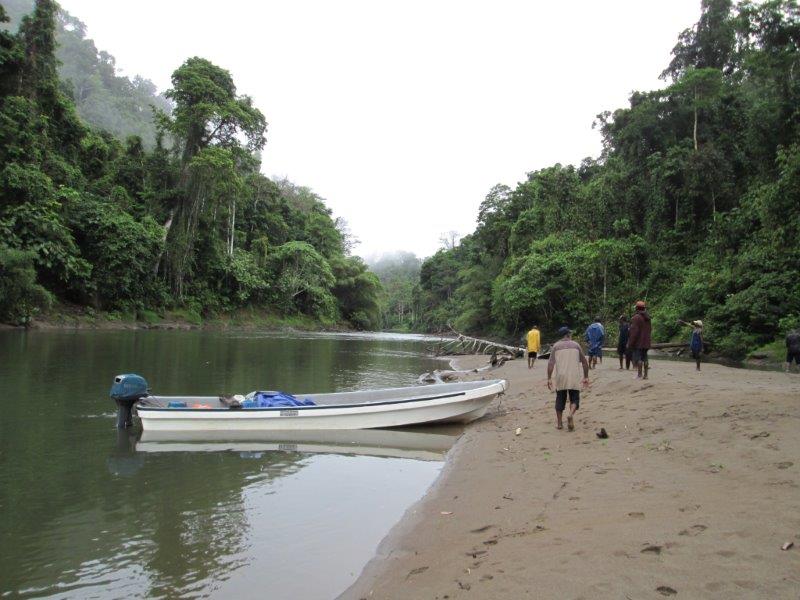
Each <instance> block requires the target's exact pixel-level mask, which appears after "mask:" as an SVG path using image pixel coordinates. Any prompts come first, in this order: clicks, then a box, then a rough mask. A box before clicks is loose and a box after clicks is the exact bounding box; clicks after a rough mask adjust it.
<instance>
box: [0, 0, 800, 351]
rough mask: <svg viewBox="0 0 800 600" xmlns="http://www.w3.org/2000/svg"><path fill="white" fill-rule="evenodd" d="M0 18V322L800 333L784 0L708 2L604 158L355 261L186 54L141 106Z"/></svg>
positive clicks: (794, 14) (56, 36) (62, 25)
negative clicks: (600, 322)
mask: <svg viewBox="0 0 800 600" xmlns="http://www.w3.org/2000/svg"><path fill="white" fill-rule="evenodd" d="M0 7H5V8H0V18H2V20H3V21H4V22H5V27H4V28H3V29H2V30H1V31H0V165H2V168H1V169H0V267H1V268H0V321H2V322H6V323H12V324H18V323H22V324H25V323H29V322H30V321H31V319H32V318H36V317H37V315H41V314H46V313H47V312H48V311H51V312H52V311H53V310H58V308H59V307H61V308H63V307H82V308H84V309H85V310H88V311H92V310H97V311H104V312H105V313H106V314H110V315H115V314H119V315H134V316H135V317H136V318H138V319H145V320H148V319H158V318H160V317H163V316H164V315H165V314H174V315H182V316H184V317H187V318H188V319H189V320H193V321H197V322H199V321H200V320H202V319H205V318H207V317H210V316H214V315H219V314H228V313H231V312H235V311H241V310H262V311H266V312H267V313H269V314H274V315H277V316H279V317H282V318H292V317H298V318H307V319H308V320H309V322H311V323H314V324H319V325H322V326H338V325H341V326H346V327H356V328H363V329H376V328H384V329H396V330H408V331H428V332H434V331H441V330H444V329H446V328H447V327H448V325H452V326H453V327H455V328H456V329H458V330H459V331H463V332H466V333H472V334H483V335H490V336H495V337H500V338H505V339H509V340H511V339H518V338H519V337H520V336H521V335H522V333H523V332H524V331H525V330H527V328H528V327H529V326H530V325H532V324H534V323H536V324H538V325H539V326H540V327H542V328H543V329H544V330H545V331H546V332H550V333H552V331H554V330H555V329H556V328H557V327H558V326H560V325H562V324H568V325H571V326H573V327H575V328H578V329H580V328H582V327H585V325H586V324H588V323H589V322H590V321H591V320H592V318H593V316H594V315H596V314H599V315H601V316H602V318H603V319H604V320H605V321H606V322H607V323H609V324H612V327H611V330H612V334H613V323H614V322H615V321H616V318H617V317H618V316H619V315H621V314H627V313H629V312H630V308H631V305H632V303H633V302H634V301H635V300H639V299H643V300H646V301H647V302H648V304H649V306H650V309H651V313H652V315H653V322H654V327H655V332H654V333H655V337H656V338H657V339H658V340H669V339H674V338H676V337H680V336H681V335H683V333H682V332H681V329H680V327H681V326H680V325H679V324H678V320H679V319H681V320H691V319H696V318H702V319H703V320H704V321H705V322H706V338H707V340H709V342H710V343H711V344H712V346H713V348H714V350H715V351H718V352H720V353H722V354H725V355H728V356H731V357H734V358H742V357H744V356H745V355H747V354H748V353H751V352H753V351H755V350H757V349H759V348H763V347H765V346H770V345H772V347H776V344H777V343H778V342H776V340H779V339H780V338H781V337H782V336H783V334H784V333H785V332H786V331H787V330H789V329H791V328H794V327H797V326H800V244H798V239H800V138H798V133H799V132H800V129H799V125H800V115H798V110H799V109H800V8H798V5H797V3H796V2H795V1H794V0H768V1H766V2H760V3H755V2H749V1H744V2H739V3H733V2H731V1H729V0H702V2H701V16H700V19H699V21H698V22H697V23H696V24H695V25H694V26H693V27H691V28H689V29H687V30H685V31H683V32H682V33H680V34H679V36H678V41H677V44H676V45H675V47H674V50H673V52H672V57H671V59H670V58H669V57H665V69H664V71H663V73H661V78H662V79H663V80H664V86H663V88H661V89H657V90H653V91H635V92H633V93H632V94H631V95H630V103H629V105H628V106H626V107H623V108H619V109H616V110H613V111H610V110H607V111H604V112H601V113H600V114H598V115H597V118H596V121H595V123H594V125H593V126H594V127H596V128H597V129H598V132H599V135H600V136H601V137H602V143H603V150H602V152H601V154H600V155H599V156H598V157H596V158H586V159H584V160H583V161H582V162H581V163H580V164H579V165H561V164H555V165H552V166H549V167H546V168H541V169H537V170H535V171H531V172H530V173H528V174H527V177H526V178H525V179H524V180H523V181H521V182H519V183H517V184H516V185H515V186H513V187H511V186H508V185H504V184H498V185H496V186H494V187H493V188H492V189H491V190H489V192H488V194H487V195H486V197H485V200H484V201H483V203H482V204H481V206H480V209H479V212H478V214H477V226H476V229H475V231H473V232H471V233H469V234H468V235H466V236H463V237H461V238H460V239H457V237H455V236H451V237H450V238H449V239H448V238H447V236H445V237H444V238H443V247H442V248H441V249H440V250H439V251H438V252H437V253H436V254H435V255H433V256H431V257H428V258H427V259H425V260H424V261H421V260H420V259H418V258H417V257H416V256H414V255H413V254H411V253H408V252H400V253H397V254H396V255H393V256H390V257H383V258H377V259H375V260H373V261H371V265H370V267H369V268H368V267H367V265H366V263H365V262H364V261H363V260H362V259H361V258H359V257H357V256H353V255H352V254H351V251H352V247H353V244H354V242H355V240H354V238H353V237H352V236H351V235H350V233H349V231H348V228H347V224H346V222H344V221H343V220H342V219H334V218H333V217H332V214H331V211H330V210H329V209H328V208H327V207H326V205H325V201H324V199H322V198H320V197H319V196H318V195H316V194H315V193H314V192H313V191H312V190H311V189H309V188H307V187H303V186H302V185H298V184H294V183H292V182H290V181H286V180H272V179H270V178H268V177H266V176H264V175H263V174H261V173H260V153H261V151H262V150H263V149H264V147H265V145H266V144H267V120H266V117H265V116H264V114H262V112H261V111H260V110H259V109H258V108H257V107H256V106H254V104H253V102H252V100H251V98H250V97H248V96H247V95H246V94H242V93H240V92H239V91H238V90H237V88H236V85H235V83H234V81H233V80H232V78H231V75H230V73H229V72H228V71H226V70H225V69H224V68H222V67H220V66H217V65H214V64H212V63H211V62H209V61H208V60H205V59H203V58H200V57H190V58H187V59H186V60H185V61H184V62H183V64H181V65H180V66H178V67H177V69H176V70H175V71H174V73H173V76H172V87H171V88H170V89H168V90H166V91H165V92H164V93H163V94H158V93H157V91H156V88H155V86H154V85H153V84H152V83H150V82H149V81H147V80H146V79H142V78H140V77H136V78H133V79H129V78H127V77H122V76H120V75H118V74H117V73H116V71H115V66H114V59H113V57H112V56H110V55H109V54H108V53H106V52H103V51H100V50H97V49H96V48H95V46H94V44H93V42H92V41H91V40H90V39H87V38H86V28H85V26H84V25H83V23H81V22H80V20H79V19H77V18H76V17H73V16H71V15H69V14H67V13H65V12H64V11H61V10H60V9H59V8H58V6H57V4H55V3H54V2H52V1H51V0H39V1H37V2H36V3H35V4H32V3H31V2H30V1H29V0H27V1H26V0H11V1H8V0H6V1H3V2H2V4H0ZM631 52H635V49H634V48H631ZM577 75H579V74H577ZM586 92H587V93H591V90H587V91H586ZM601 108H602V107H598V109H601ZM531 143H532V144H535V143H537V142H536V140H531ZM420 263H421V264H420ZM54 307H55V308H54ZM546 335H549V333H546Z"/></svg>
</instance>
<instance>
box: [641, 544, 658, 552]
mask: <svg viewBox="0 0 800 600" xmlns="http://www.w3.org/2000/svg"><path fill="white" fill-rule="evenodd" d="M641 553H642V554H661V546H655V545H653V546H647V548H643V549H642V550H641Z"/></svg>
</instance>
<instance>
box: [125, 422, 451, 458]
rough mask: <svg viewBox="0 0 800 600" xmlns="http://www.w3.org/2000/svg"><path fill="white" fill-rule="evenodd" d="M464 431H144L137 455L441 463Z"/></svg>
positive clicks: (138, 444)
mask: <svg viewBox="0 0 800 600" xmlns="http://www.w3.org/2000/svg"><path fill="white" fill-rule="evenodd" d="M462 431H463V427H461V426H457V425H452V426H437V427H419V428H415V429H411V428H405V429H354V430H341V429H339V430H318V431H263V432H259V431H253V432H249V431H231V432H225V431H144V432H142V437H141V439H140V440H139V441H138V442H137V443H136V451H137V452H220V451H232V452H239V453H263V452H301V453H309V452H310V453H318V454H359V455H365V456H380V457H389V458H408V459H414V460H443V459H444V455H445V454H446V453H447V451H448V450H449V449H450V448H451V447H452V446H453V444H454V443H455V441H456V440H457V439H458V436H459V435H461V432H462Z"/></svg>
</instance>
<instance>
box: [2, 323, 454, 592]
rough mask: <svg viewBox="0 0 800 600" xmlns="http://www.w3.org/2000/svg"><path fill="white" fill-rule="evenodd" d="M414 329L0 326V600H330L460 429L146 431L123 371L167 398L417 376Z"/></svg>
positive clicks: (428, 479) (407, 381)
mask: <svg viewBox="0 0 800 600" xmlns="http://www.w3.org/2000/svg"><path fill="white" fill-rule="evenodd" d="M423 343H424V342H423V338H420V337H417V336H403V335H391V334H365V335H358V334H303V333H293V334H286V333H280V334H278V333H253V332H210V331H189V332H175V331H58V332H37V331H33V332H21V331H0V403H2V411H1V412H0V541H1V542H2V543H0V597H22V598H27V597H37V598H42V597H45V598H87V597H92V598H102V599H108V598H136V597H142V598H144V597H147V598H273V599H282V598H287V599H288V598H303V599H308V600H314V599H321V600H323V599H330V598H335V597H336V596H337V595H338V594H339V593H341V592H342V591H344V589H346V588H347V587H348V586H349V585H350V584H351V583H352V582H353V581H354V580H355V578H356V577H357V576H358V574H359V573H360V571H361V569H362V568H363V566H364V565H365V564H366V562H367V561H368V560H369V559H370V558H371V557H372V556H373V555H374V552H375V550H376V547H377V545H378V543H379V542H380V540H381V539H382V538H383V537H384V536H385V535H386V533H387V532H388V530H389V529H390V528H391V527H392V526H393V525H394V524H395V523H396V522H397V521H398V520H399V519H400V517H401V516H402V514H403V513H404V512H405V510H406V509H407V508H408V507H409V506H410V505H411V504H413V503H414V502H415V501H416V500H418V499H419V498H420V497H421V496H422V495H423V494H424V493H425V491H426V490H427V489H428V487H429V486H430V485H431V483H432V482H433V481H434V479H435V478H436V476H437V475H438V473H439V471H440V469H441V466H442V464H443V462H442V461H443V458H444V453H445V452H446V450H447V448H448V447H449V446H450V445H452V443H453V441H454V440H455V439H456V436H457V433H458V431H454V430H449V429H442V428H437V429H434V430H431V429H428V430H422V431H390V432H385V433H383V432H375V431H372V432H363V433H362V434H359V436H360V437H359V436H356V437H355V438H354V439H347V438H343V439H333V440H322V441H316V442H312V443H307V442H305V441H298V442H297V443H281V444H270V443H267V442H266V441H263V440H259V439H257V436H255V437H254V436H252V435H251V436H249V437H248V439H229V438H226V437H225V436H223V437H222V438H219V437H217V438H209V439H203V440H197V439H194V440H191V439H190V440H170V439H148V438H147V434H145V435H144V437H142V438H141V439H140V434H139V432H138V431H125V432H118V431H117V430H116V429H115V428H114V425H115V407H114V404H113V402H112V401H111V400H110V399H109V398H108V389H109V387H110V385H111V382H112V378H113V376H114V375H116V374H118V373H126V372H135V373H139V374H141V375H144V376H145V377H146V378H147V379H148V381H149V383H150V386H151V388H152V389H153V392H154V393H157V394H164V395H173V394H174V395H180V394H219V393H247V392H248V391H251V390H254V389H280V390H285V391H289V392H296V393H314V392H324V391H334V390H335V391H347V390H357V389H365V388H375V387H388V386H401V385H411V384H413V383H414V382H415V380H416V378H417V376H418V375H419V374H420V373H422V372H424V371H429V370H431V369H433V368H440V367H441V363H440V362H439V361H436V360H434V359H431V358H427V357H425V356H424V354H423Z"/></svg>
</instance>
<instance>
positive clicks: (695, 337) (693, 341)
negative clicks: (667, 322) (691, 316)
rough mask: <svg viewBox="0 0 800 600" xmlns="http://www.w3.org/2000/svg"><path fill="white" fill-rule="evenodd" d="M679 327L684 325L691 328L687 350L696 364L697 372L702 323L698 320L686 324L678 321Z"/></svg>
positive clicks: (701, 343)
mask: <svg viewBox="0 0 800 600" xmlns="http://www.w3.org/2000/svg"><path fill="white" fill-rule="evenodd" d="M678 324H679V325H686V326H687V327H691V328H692V336H691V337H690V338H689V350H690V351H691V353H692V358H693V359H694V360H695V362H696V363H697V370H698V371H699V370H700V353H701V352H702V351H703V344H704V342H703V322H702V321H701V320H700V319H697V320H695V321H692V322H691V323H687V322H686V321H681V320H680V319H678Z"/></svg>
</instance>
